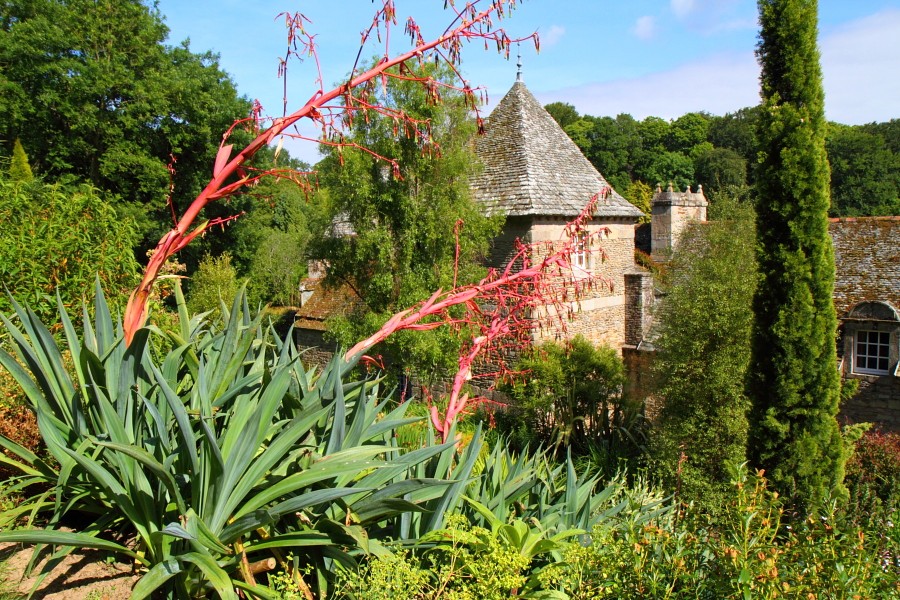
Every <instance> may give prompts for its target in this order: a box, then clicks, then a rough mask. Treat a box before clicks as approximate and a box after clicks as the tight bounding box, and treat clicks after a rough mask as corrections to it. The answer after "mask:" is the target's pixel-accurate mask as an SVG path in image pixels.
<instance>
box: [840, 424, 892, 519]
mask: <svg viewBox="0 0 900 600" xmlns="http://www.w3.org/2000/svg"><path fill="white" fill-rule="evenodd" d="M844 483H845V485H846V486H847V489H848V490H849V491H850V504H849V513H850V514H851V515H853V516H855V517H856V518H857V519H859V520H862V521H863V522H869V523H872V524H877V525H883V524H885V523H887V522H888V521H891V520H892V519H894V518H895V513H896V512H897V509H898V508H900V434H898V433H894V432H883V431H877V430H874V431H868V432H866V433H865V434H864V435H863V436H862V437H861V438H860V439H859V441H857V443H856V448H855V450H854V453H853V455H852V456H851V457H850V460H848V461H847V475H846V478H845V479H844Z"/></svg>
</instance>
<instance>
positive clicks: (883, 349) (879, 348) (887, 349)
mask: <svg viewBox="0 0 900 600" xmlns="http://www.w3.org/2000/svg"><path fill="white" fill-rule="evenodd" d="M873 337H874V340H873ZM882 340H883V341H882ZM860 350H863V351H862V352H860ZM871 351H874V354H872V353H871ZM890 356H891V334H890V332H888V331H878V330H877V329H859V330H857V331H856V332H855V333H854V334H853V372H854V373H859V374H861V375H888V374H890V368H891V363H890V360H891V358H890ZM871 360H874V361H875V362H876V368H874V369H873V368H870V367H869V366H868V364H869V361H871ZM860 361H864V362H863V364H866V365H867V366H860ZM881 361H884V368H883V369H881V368H877V366H878V365H877V363H880V362H881Z"/></svg>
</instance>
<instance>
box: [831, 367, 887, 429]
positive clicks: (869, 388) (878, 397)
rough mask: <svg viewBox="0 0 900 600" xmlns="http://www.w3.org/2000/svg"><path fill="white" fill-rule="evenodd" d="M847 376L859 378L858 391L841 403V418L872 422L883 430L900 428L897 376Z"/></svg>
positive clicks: (849, 420)
mask: <svg viewBox="0 0 900 600" xmlns="http://www.w3.org/2000/svg"><path fill="white" fill-rule="evenodd" d="M848 377H849V378H850V379H854V380H856V381H858V382H859V392H858V393H857V394H856V395H855V396H854V397H853V398H850V399H849V400H847V401H846V402H845V403H844V404H843V405H842V406H841V414H840V416H841V419H842V420H843V421H846V422H850V423H874V424H875V425H876V426H877V427H879V428H880V429H882V430H884V431H900V377H894V376H891V375H886V376H882V377H876V376H870V375H849V376H848Z"/></svg>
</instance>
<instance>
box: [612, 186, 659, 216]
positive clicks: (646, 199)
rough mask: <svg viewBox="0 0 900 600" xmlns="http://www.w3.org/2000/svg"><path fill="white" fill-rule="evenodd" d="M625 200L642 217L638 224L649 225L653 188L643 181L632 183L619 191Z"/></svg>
mask: <svg viewBox="0 0 900 600" xmlns="http://www.w3.org/2000/svg"><path fill="white" fill-rule="evenodd" d="M620 191H621V193H622V195H623V196H624V197H625V199H626V200H628V201H629V202H631V203H632V204H633V205H635V206H636V207H638V208H639V209H640V210H641V212H643V213H644V216H643V217H641V218H640V220H639V221H638V222H639V223H649V222H650V213H651V212H652V211H653V188H652V187H650V186H649V185H647V184H646V183H644V182H643V181H640V180H638V181H633V182H631V183H630V184H629V185H628V187H626V188H624V189H622V190H620Z"/></svg>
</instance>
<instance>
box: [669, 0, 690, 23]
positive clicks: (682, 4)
mask: <svg viewBox="0 0 900 600" xmlns="http://www.w3.org/2000/svg"><path fill="white" fill-rule="evenodd" d="M671 5H672V12H673V13H675V16H676V17H678V18H679V19H683V18H684V17H686V16H688V15H689V14H690V13H691V11H693V10H694V0H672V2H671Z"/></svg>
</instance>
